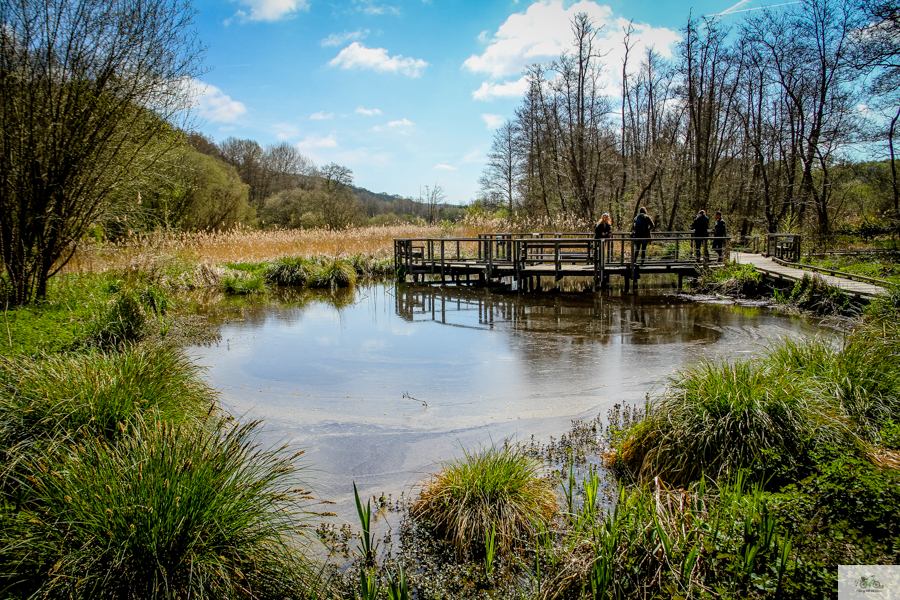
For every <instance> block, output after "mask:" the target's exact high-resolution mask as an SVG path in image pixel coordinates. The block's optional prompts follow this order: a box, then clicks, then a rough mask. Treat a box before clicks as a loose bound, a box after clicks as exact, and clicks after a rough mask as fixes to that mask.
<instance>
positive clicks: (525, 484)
mask: <svg viewBox="0 0 900 600" xmlns="http://www.w3.org/2000/svg"><path fill="white" fill-rule="evenodd" d="M541 470H542V467H541V464H540V463H539V462H537V461H535V460H534V459H532V458H530V457H528V456H527V455H526V454H525V452H524V451H523V450H521V449H518V448H510V447H490V448H484V449H482V450H481V451H479V452H476V453H472V454H470V453H469V452H465V453H464V457H463V458H462V459H460V460H455V461H452V462H447V463H445V464H444V465H443V466H442V468H441V470H440V471H439V472H438V473H437V474H436V475H434V476H433V477H432V478H431V480H430V481H429V482H428V483H426V484H425V486H424V488H423V489H422V493H421V495H420V496H419V499H418V501H417V502H416V503H415V505H414V506H413V507H412V509H411V511H410V515H411V516H412V517H414V518H416V519H420V520H425V521H429V522H431V523H432V524H433V526H434V529H435V532H436V533H437V534H438V535H440V536H441V537H444V538H446V539H449V540H451V541H452V542H453V545H454V546H455V547H456V549H457V552H458V553H460V554H463V553H465V552H466V551H469V552H473V551H479V550H483V548H484V544H485V540H486V539H487V536H488V534H490V533H491V532H492V531H495V532H496V534H495V535H496V538H495V539H496V545H497V548H498V550H500V551H501V552H504V553H505V552H509V551H510V550H511V549H512V548H513V547H514V546H518V545H519V544H520V543H521V542H522V540H523V538H525V537H528V536H530V535H533V534H534V533H535V531H536V529H537V527H538V526H539V524H544V523H546V522H548V521H549V520H550V519H551V518H552V516H553V515H554V514H555V513H556V511H557V510H558V505H557V496H556V493H555V491H554V489H553V486H552V485H551V483H550V482H549V481H548V480H546V479H544V478H542V477H541Z"/></svg>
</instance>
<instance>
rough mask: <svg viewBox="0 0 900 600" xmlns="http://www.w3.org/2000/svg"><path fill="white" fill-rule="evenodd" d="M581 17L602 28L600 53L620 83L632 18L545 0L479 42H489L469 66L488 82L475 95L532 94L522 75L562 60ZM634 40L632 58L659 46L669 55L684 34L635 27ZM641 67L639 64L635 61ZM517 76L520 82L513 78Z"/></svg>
mask: <svg viewBox="0 0 900 600" xmlns="http://www.w3.org/2000/svg"><path fill="white" fill-rule="evenodd" d="M578 13H586V14H587V15H588V16H589V17H590V18H591V19H592V20H593V23H594V26H595V27H596V28H597V29H598V30H599V35H598V37H597V43H598V46H599V51H600V53H606V55H605V56H604V58H603V63H604V64H605V65H607V67H608V73H609V74H610V77H609V80H608V83H609V84H615V82H616V81H617V79H616V77H620V75H616V76H615V77H613V76H612V74H613V72H615V73H621V68H620V67H619V68H618V69H617V65H619V66H620V65H621V60H622V57H623V50H622V30H623V28H624V27H625V26H627V25H628V20H627V19H623V18H616V17H614V15H613V12H612V9H611V8H610V7H608V6H603V5H600V4H597V3H596V2H592V1H590V0H581V1H580V2H576V3H574V4H572V5H571V6H569V7H568V8H565V7H564V2H563V0H540V1H539V2H535V3H534V4H532V5H531V6H529V7H528V8H527V9H526V10H525V11H524V12H521V13H515V14H512V15H510V16H509V17H508V18H507V19H506V21H505V22H504V23H503V24H502V25H500V27H499V28H498V29H497V31H496V32H495V33H494V34H493V35H490V36H487V35H481V36H479V39H484V40H486V41H488V42H489V44H488V46H487V48H485V50H484V52H483V53H482V54H480V55H477V54H473V55H472V56H470V57H469V58H468V59H466V61H465V62H464V63H463V67H464V68H465V69H467V70H469V71H470V72H472V73H476V74H481V75H484V76H485V77H486V78H487V81H484V82H483V83H482V84H481V87H480V88H479V89H478V90H476V91H475V92H474V93H473V94H472V96H473V98H475V99H476V100H490V99H493V98H496V97H501V96H502V97H509V96H521V95H522V94H524V93H525V91H526V89H527V88H526V86H525V80H524V78H522V79H519V77H520V75H521V73H522V71H523V70H524V69H525V68H526V67H527V66H528V65H530V64H533V63H536V62H540V63H546V62H550V61H552V60H554V59H556V58H558V57H559V55H560V54H562V52H563V51H564V50H566V49H568V48H570V47H571V44H572V28H571V21H572V18H573V17H574V16H575V15H576V14H578ZM633 27H634V32H633V33H632V36H631V39H632V41H633V42H635V47H634V48H633V50H632V56H640V55H641V53H642V52H644V51H645V50H646V48H647V47H648V46H654V47H655V48H656V50H657V52H659V53H660V54H661V55H663V56H664V57H669V56H671V55H672V49H673V47H674V45H675V43H676V42H677V41H678V40H679V39H680V36H679V34H678V32H676V31H673V30H671V29H667V28H665V27H651V26H650V25H647V24H642V23H635V24H634V25H633ZM634 63H635V66H636V65H637V63H638V61H637V60H635V61H634ZM511 77H516V78H517V79H515V80H510V78H511Z"/></svg>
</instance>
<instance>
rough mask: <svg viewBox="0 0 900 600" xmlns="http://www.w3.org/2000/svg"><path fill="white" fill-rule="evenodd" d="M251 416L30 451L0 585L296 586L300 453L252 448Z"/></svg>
mask: <svg viewBox="0 0 900 600" xmlns="http://www.w3.org/2000/svg"><path fill="white" fill-rule="evenodd" d="M255 427H256V424H249V425H246V426H240V427H235V428H221V427H189V426H170V425H168V424H159V423H146V424H143V423H142V424H141V425H140V426H138V427H134V428H132V429H131V430H129V432H128V433H127V434H126V435H124V436H123V437H122V439H120V440H118V441H117V443H116V444H115V445H109V444H107V443H106V442H105V441H104V440H102V439H92V440H81V441H80V442H78V443H77V444H72V445H71V446H57V447H55V448H54V449H52V450H49V451H47V452H43V453H41V454H39V455H37V456H34V457H33V458H32V459H30V460H29V461H28V462H27V463H26V464H25V465H24V466H25V467H26V468H27V474H26V476H25V477H23V478H22V479H21V481H20V485H21V486H22V488H23V489H25V490H26V493H23V494H21V495H22V496H23V497H24V499H23V500H21V501H20V502H21V503H20V505H19V506H20V509H21V510H20V511H19V515H18V518H17V519H15V521H14V522H13V523H12V524H11V525H9V524H8V525H9V526H7V527H5V528H4V530H3V531H2V532H0V581H2V584H0V587H3V588H5V589H6V590H7V591H10V590H12V591H14V592H16V593H18V594H20V595H21V596H23V597H26V596H27V597H42V598H44V597H46V598H76V599H82V598H83V599H88V598H148V599H149V598H198V599H203V598H247V599H249V598H254V599H255V598H300V597H308V594H309V592H310V587H311V585H312V584H313V582H314V580H315V578H314V577H313V576H312V572H313V570H312V569H311V566H310V564H311V563H310V561H309V560H308V559H307V558H305V555H304V546H303V540H304V536H302V535H300V533H299V532H301V531H302V526H303V525H304V523H305V522H306V521H307V519H308V516H309V513H307V512H304V508H303V506H304V505H303V504H302V502H298V500H302V498H303V497H308V496H307V494H308V492H306V491H304V490H303V486H302V485H298V482H297V475H296V472H295V464H294V462H295V458H296V455H293V456H291V455H290V454H288V453H287V451H286V448H279V449H267V450H264V449H259V448H258V444H256V442H255V441H254V439H253V432H254V429H255Z"/></svg>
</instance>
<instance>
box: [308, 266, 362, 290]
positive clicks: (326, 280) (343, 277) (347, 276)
mask: <svg viewBox="0 0 900 600" xmlns="http://www.w3.org/2000/svg"><path fill="white" fill-rule="evenodd" d="M307 284H308V285H309V287H311V288H319V289H326V288H328V289H335V288H342V287H350V286H352V285H354V284H356V269H354V268H353V265H351V264H350V263H349V262H347V261H345V260H341V259H335V260H325V261H321V262H319V263H318V264H316V265H315V266H314V267H313V269H312V273H310V276H309V281H308V282H307Z"/></svg>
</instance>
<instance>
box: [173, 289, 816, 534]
mask: <svg viewBox="0 0 900 600" xmlns="http://www.w3.org/2000/svg"><path fill="white" fill-rule="evenodd" d="M282 293H284V294H286V297H285V298H284V299H283V300H282V301H280V302H273V303H268V304H266V305H264V306H256V307H249V308H244V309H243V310H242V315H241V316H240V317H239V318H230V319H225V320H223V321H222V322H221V334H222V341H221V343H219V344H218V345H213V346H211V347H197V348H193V349H191V350H190V351H189V353H190V354H191V355H192V356H193V357H194V358H195V360H196V361H197V362H198V363H199V364H201V365H206V366H208V370H207V372H206V374H207V377H208V378H209V380H210V381H211V382H212V385H213V386H215V388H216V389H218V390H220V391H221V392H222V396H221V402H222V404H223V406H224V407H225V408H226V409H228V410H230V411H231V412H232V413H233V414H234V415H236V416H238V417H240V418H241V419H247V420H249V419H262V420H264V422H265V427H264V430H265V432H264V434H263V438H264V441H266V442H269V443H274V442H279V441H286V442H290V443H291V444H293V445H296V446H299V447H301V448H305V449H306V450H307V462H308V463H310V464H311V466H312V467H313V468H314V469H315V474H314V482H315V487H316V490H317V492H318V494H319V495H320V496H321V497H323V498H330V499H333V500H338V501H343V502H341V504H342V505H343V506H342V507H341V508H343V509H346V508H348V507H349V506H350V504H349V503H347V502H346V501H347V499H348V498H350V497H352V496H351V494H352V482H354V481H355V482H356V484H357V486H358V487H359V489H360V492H361V494H379V493H381V492H390V493H393V494H394V495H395V496H397V495H399V492H401V491H407V492H408V491H409V489H410V487H411V486H412V485H414V484H415V483H416V482H417V481H418V480H420V479H422V478H423V476H424V474H426V473H428V472H431V471H433V470H434V469H435V467H436V464H437V463H438V462H439V461H440V460H446V459H450V458H453V457H455V456H458V455H460V453H461V448H469V449H471V448H475V447H477V446H478V445H485V444H491V443H492V442H494V443H499V442H501V441H502V440H503V439H505V438H514V439H519V440H527V439H529V438H530V437H531V436H532V435H534V436H535V437H536V438H537V439H539V440H542V441H546V440H548V439H549V437H550V436H555V437H558V436H559V435H560V434H562V433H565V432H566V431H567V430H568V429H569V426H570V421H571V420H572V419H591V418H593V417H595V416H597V415H598V414H602V415H605V414H606V411H607V410H608V409H610V408H611V407H612V406H613V405H614V404H616V403H642V402H643V401H644V399H645V397H646V395H647V393H651V394H652V393H653V391H654V390H659V389H660V387H661V386H662V385H664V382H665V379H666V377H667V376H668V375H669V374H670V373H672V372H673V371H674V370H676V369H677V368H679V367H681V366H684V365H686V364H687V363H690V362H692V361H697V360H699V359H702V358H729V359H731V358H740V357H747V356H750V355H751V354H752V353H755V352H758V351H760V350H761V349H762V348H764V347H765V346H766V345H768V344H769V343H771V342H772V341H773V340H777V339H778V338H781V337H785V336H798V335H800V336H808V335H815V334H816V333H817V332H818V331H819V325H818V324H817V323H816V322H814V321H811V320H807V319H803V318H799V317H791V316H785V315H777V314H775V313H773V312H772V311H771V310H769V309H766V308H760V307H752V306H737V305H733V304H730V303H716V302H705V303H698V302H691V301H689V300H687V299H686V298H684V297H678V296H675V295H673V294H671V293H669V294H668V295H666V294H663V293H662V292H661V291H656V292H654V291H653V290H641V292H640V295H638V296H631V295H622V294H621V293H619V292H616V291H613V292H612V293H611V294H609V295H601V294H591V293H585V294H562V293H544V294H536V295H526V294H522V295H518V294H516V293H497V292H491V291H488V290H469V289H458V288H434V287H426V286H407V285H399V286H394V285H391V284H377V285H369V286H358V287H357V288H356V289H355V290H354V291H351V292H346V293H342V294H339V295H338V296H337V297H335V296H329V295H324V294H320V295H317V294H315V293H311V292H303V293H302V294H300V295H299V296H298V295H296V294H297V293H296V292H294V294H295V295H294V296H291V292H287V291H286V292H282ZM339 512H341V513H345V512H347V511H346V510H341V509H340V508H339ZM350 512H352V509H351V511H350ZM347 514H348V516H349V514H350V513H347Z"/></svg>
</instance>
